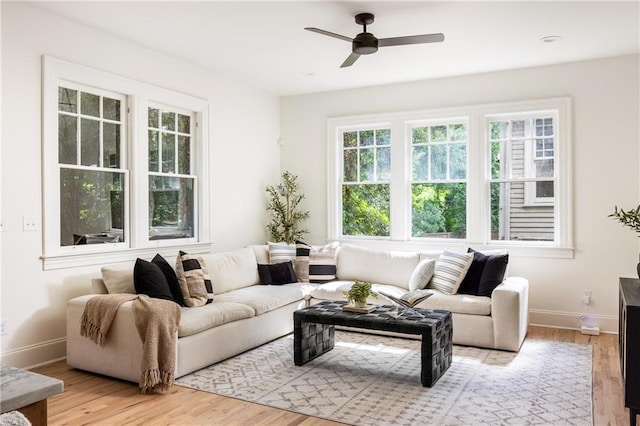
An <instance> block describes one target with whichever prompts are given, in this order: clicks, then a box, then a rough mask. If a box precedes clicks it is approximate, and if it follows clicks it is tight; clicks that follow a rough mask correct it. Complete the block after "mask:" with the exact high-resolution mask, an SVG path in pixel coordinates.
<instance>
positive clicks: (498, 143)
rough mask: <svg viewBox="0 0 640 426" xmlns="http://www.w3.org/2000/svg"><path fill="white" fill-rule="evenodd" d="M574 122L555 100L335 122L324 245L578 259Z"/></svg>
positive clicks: (564, 102)
mask: <svg viewBox="0 0 640 426" xmlns="http://www.w3.org/2000/svg"><path fill="white" fill-rule="evenodd" d="M570 113H571V102H570V99H568V98H556V99H546V100H544V99H543V100H536V101H523V102H510V103H502V104H487V105H477V106H462V107H459V108H455V107H453V108H446V109H438V110H428V111H410V112H406V113H389V114H376V115H371V116H355V117H344V118H332V119H330V120H329V122H328V135H329V141H328V143H329V153H330V156H329V164H330V167H329V179H328V185H329V186H328V188H327V190H328V191H327V192H328V194H329V200H328V202H329V216H328V224H327V225H328V230H329V234H328V238H329V239H341V238H350V239H353V238H367V239H391V240H394V241H398V242H405V243H406V244H407V245H412V244H413V245H415V244H425V243H433V244H446V245H448V246H451V245H456V244H458V245H460V246H467V245H470V244H473V245H475V246H481V245H493V246H495V245H500V246H510V247H514V248H516V247H524V248H525V249H523V250H525V251H526V252H527V253H533V252H532V251H531V250H532V248H533V249H534V250H538V249H540V250H547V249H556V250H555V251H554V250H551V251H546V252H545V253H544V255H545V256H552V255H557V256H560V257H570V256H572V255H573V252H572V235H571V182H570V178H571V158H570V155H571V131H570V130H571V129H570V124H571V114H570ZM363 123H365V124H363Z"/></svg>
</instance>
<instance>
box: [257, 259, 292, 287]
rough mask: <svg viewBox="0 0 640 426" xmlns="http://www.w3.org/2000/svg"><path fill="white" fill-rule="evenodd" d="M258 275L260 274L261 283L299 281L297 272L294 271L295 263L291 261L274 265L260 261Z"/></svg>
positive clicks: (278, 283)
mask: <svg viewBox="0 0 640 426" xmlns="http://www.w3.org/2000/svg"><path fill="white" fill-rule="evenodd" d="M258 275H260V284H266V285H269V284H273V285H281V284H289V283H295V282H296V281H297V278H296V274H295V272H294V271H293V263H291V261H290V260H289V261H287V262H281V263H274V264H273V265H270V264H269V265H263V264H260V263H258Z"/></svg>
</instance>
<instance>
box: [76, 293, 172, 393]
mask: <svg viewBox="0 0 640 426" xmlns="http://www.w3.org/2000/svg"><path fill="white" fill-rule="evenodd" d="M130 300H133V301H134V302H133V316H134V318H135V323H136V328H137V329H138V334H139V335H140V339H142V353H143V356H142V364H141V367H142V376H141V377H140V388H141V389H142V393H147V392H153V391H156V390H157V391H161V392H163V391H166V390H167V389H168V388H169V387H171V386H172V385H173V380H174V375H173V372H174V371H175V363H176V358H175V357H176V353H175V348H176V339H177V335H178V326H179V324H180V317H181V315H182V309H181V308H180V306H179V305H178V304H176V303H174V302H171V301H169V300H163V299H155V298H150V297H148V296H146V295H140V294H101V295H98V296H94V297H92V298H91V299H89V300H88V301H87V304H86V305H85V308H84V312H83V313H82V319H81V320H80V334H81V335H82V336H85V337H88V338H89V339H91V340H92V341H93V342H95V343H97V344H99V345H100V346H104V345H105V344H106V337H107V333H108V332H109V328H110V327H111V323H112V322H113V319H114V318H115V316H116V313H117V312H118V308H119V307H120V305H122V304H123V303H125V302H128V301H130Z"/></svg>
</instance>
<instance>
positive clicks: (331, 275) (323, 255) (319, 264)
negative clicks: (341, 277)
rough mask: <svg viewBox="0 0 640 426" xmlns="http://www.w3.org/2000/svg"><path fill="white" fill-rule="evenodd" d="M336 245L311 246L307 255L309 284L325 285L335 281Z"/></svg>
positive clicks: (337, 245) (337, 246)
mask: <svg viewBox="0 0 640 426" xmlns="http://www.w3.org/2000/svg"><path fill="white" fill-rule="evenodd" d="M339 247H340V246H339V244H338V243H330V244H327V245H324V246H313V247H312V248H311V251H310V253H309V282H311V283H326V282H328V281H333V280H335V279H336V270H337V256H338V248H339Z"/></svg>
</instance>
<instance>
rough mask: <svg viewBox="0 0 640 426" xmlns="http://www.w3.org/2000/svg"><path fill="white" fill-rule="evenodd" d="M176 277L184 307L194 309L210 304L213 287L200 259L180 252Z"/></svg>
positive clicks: (204, 264)
mask: <svg viewBox="0 0 640 426" xmlns="http://www.w3.org/2000/svg"><path fill="white" fill-rule="evenodd" d="M176 275H177V276H178V283H179V284H180V290H181V291H182V297H183V298H184V304H185V305H186V306H189V307H196V306H203V305H206V304H208V303H211V301H212V300H213V287H212V285H211V279H210V278H209V272H208V271H207V265H206V263H205V261H204V260H203V259H202V257H200V256H195V255H191V254H188V253H185V252H183V251H181V252H180V253H179V254H178V258H177V259H176Z"/></svg>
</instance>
